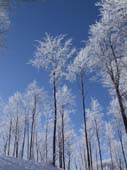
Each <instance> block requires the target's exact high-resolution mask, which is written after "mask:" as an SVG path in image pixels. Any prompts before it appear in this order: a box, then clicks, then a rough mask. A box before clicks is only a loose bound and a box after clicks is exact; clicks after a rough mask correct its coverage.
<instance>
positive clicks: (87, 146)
mask: <svg viewBox="0 0 127 170" xmlns="http://www.w3.org/2000/svg"><path fill="white" fill-rule="evenodd" d="M80 79H81V95H82V108H83V115H84V128H85V140H86V141H85V142H86V151H87V162H88V163H87V169H88V170H90V168H91V167H90V165H91V164H90V155H89V142H88V134H87V124H86V106H85V94H84V81H83V73H82V72H81V74H80Z"/></svg>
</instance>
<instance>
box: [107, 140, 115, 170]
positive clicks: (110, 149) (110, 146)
mask: <svg viewBox="0 0 127 170" xmlns="http://www.w3.org/2000/svg"><path fill="white" fill-rule="evenodd" d="M108 141H109V151H110V158H111V164H112V169H111V170H114V163H113V156H112V145H111V141H110V139H109V138H108Z"/></svg>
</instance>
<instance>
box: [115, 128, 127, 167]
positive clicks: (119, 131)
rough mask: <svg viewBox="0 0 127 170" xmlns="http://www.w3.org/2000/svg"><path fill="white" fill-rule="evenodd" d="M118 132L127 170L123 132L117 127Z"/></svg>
mask: <svg viewBox="0 0 127 170" xmlns="http://www.w3.org/2000/svg"><path fill="white" fill-rule="evenodd" d="M117 130H118V135H119V140H120V145H121V149H122V154H123V159H124V163H125V166H126V170H127V160H126V155H125V151H124V146H123V138H122V132H121V130H120V128H119V127H118V126H117Z"/></svg>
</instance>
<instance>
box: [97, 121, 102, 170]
mask: <svg viewBox="0 0 127 170" xmlns="http://www.w3.org/2000/svg"><path fill="white" fill-rule="evenodd" d="M95 126H96V136H97V142H98V149H99V156H100V163H101V170H103V163H102V154H101V144H100V139H99V133H98V126H97V121H96V120H95Z"/></svg>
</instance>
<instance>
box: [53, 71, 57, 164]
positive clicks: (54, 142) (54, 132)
mask: <svg viewBox="0 0 127 170" xmlns="http://www.w3.org/2000/svg"><path fill="white" fill-rule="evenodd" d="M53 95H54V128H53V166H55V165H56V124H57V99H56V75H55V73H54V74H53Z"/></svg>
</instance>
